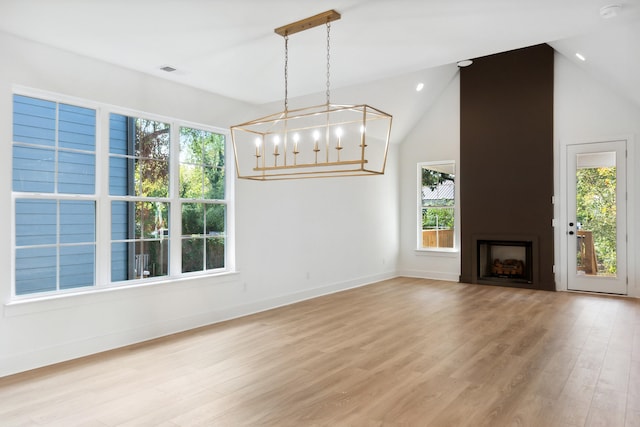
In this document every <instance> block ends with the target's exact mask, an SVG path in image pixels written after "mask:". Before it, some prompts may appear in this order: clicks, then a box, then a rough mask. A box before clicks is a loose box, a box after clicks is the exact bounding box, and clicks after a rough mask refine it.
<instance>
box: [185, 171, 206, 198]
mask: <svg viewBox="0 0 640 427" xmlns="http://www.w3.org/2000/svg"><path fill="white" fill-rule="evenodd" d="M202 170H203V168H202V166H196V165H192V164H184V163H183V164H181V165H180V198H182V199H202V195H203V194H204V191H203V184H204V173H203V172H202Z"/></svg>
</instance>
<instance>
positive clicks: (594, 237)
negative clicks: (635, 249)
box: [566, 141, 627, 294]
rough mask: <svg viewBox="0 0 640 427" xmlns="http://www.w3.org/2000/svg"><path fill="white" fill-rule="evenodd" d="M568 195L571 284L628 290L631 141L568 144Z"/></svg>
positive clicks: (581, 287)
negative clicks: (628, 157)
mask: <svg viewBox="0 0 640 427" xmlns="http://www.w3.org/2000/svg"><path fill="white" fill-rule="evenodd" d="M567 196H568V204H567V208H568V211H567V221H568V223H567V224H566V227H567V228H566V229H567V248H568V249H567V261H568V262H567V264H568V265H567V271H568V280H567V288H568V289H570V290H579V291H590V292H604V293H611V294H626V293H627V263H626V260H627V243H626V233H627V230H626V228H627V227H626V141H611V142H598V143H590V144H577V145H569V146H568V147H567Z"/></svg>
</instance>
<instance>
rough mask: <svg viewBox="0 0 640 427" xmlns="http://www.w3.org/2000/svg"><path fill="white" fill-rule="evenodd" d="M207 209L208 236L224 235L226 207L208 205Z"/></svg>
mask: <svg viewBox="0 0 640 427" xmlns="http://www.w3.org/2000/svg"><path fill="white" fill-rule="evenodd" d="M206 207H207V211H206V224H207V229H206V234H207V235H208V236H212V235H218V234H224V230H225V214H226V206H225V205H218V204H207V205H206Z"/></svg>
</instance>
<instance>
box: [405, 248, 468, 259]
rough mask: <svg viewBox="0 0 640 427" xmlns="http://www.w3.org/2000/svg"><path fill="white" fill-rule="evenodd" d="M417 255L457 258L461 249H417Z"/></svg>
mask: <svg viewBox="0 0 640 427" xmlns="http://www.w3.org/2000/svg"><path fill="white" fill-rule="evenodd" d="M414 253H415V254H416V256H436V257H444V258H456V257H457V256H458V254H459V253H460V250H459V249H415V250H414Z"/></svg>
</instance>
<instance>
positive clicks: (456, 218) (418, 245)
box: [416, 160, 460, 253]
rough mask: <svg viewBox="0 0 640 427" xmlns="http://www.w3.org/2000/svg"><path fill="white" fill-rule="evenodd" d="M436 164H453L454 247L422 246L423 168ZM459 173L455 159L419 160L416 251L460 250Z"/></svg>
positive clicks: (442, 251) (449, 251)
mask: <svg viewBox="0 0 640 427" xmlns="http://www.w3.org/2000/svg"><path fill="white" fill-rule="evenodd" d="M436 165H452V166H453V175H454V176H455V180H454V185H455V197H454V203H453V215H454V217H453V224H454V225H453V227H454V232H453V248H436V247H428V248H425V247H423V246H422V209H423V206H422V169H423V168H425V167H427V168H428V166H436ZM458 194H459V192H458V175H457V173H456V161H455V160H435V161H428V162H419V163H418V164H417V169H416V206H417V209H416V213H417V215H416V251H418V252H432V253H433V252H440V253H457V252H459V251H460V231H459V230H460V226H459V224H460V212H459V209H458Z"/></svg>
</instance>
